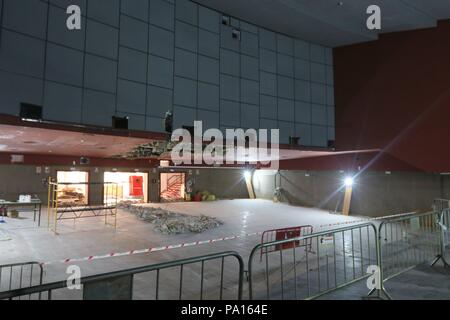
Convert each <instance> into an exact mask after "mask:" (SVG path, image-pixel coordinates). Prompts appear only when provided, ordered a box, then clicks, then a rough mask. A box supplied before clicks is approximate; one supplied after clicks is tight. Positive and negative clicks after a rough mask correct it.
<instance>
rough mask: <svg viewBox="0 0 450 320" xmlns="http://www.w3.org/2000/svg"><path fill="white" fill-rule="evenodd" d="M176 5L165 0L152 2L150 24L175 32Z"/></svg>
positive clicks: (152, 0)
mask: <svg viewBox="0 0 450 320" xmlns="http://www.w3.org/2000/svg"><path fill="white" fill-rule="evenodd" d="M174 17H175V9H174V5H173V4H171V3H169V2H168V1H164V0H150V23H151V24H154V25H157V26H160V27H162V28H165V29H168V30H173V28H174V19H175V18H174Z"/></svg>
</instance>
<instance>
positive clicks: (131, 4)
mask: <svg viewBox="0 0 450 320" xmlns="http://www.w3.org/2000/svg"><path fill="white" fill-rule="evenodd" d="M121 5H122V7H121V12H122V13H125V14H126V15H129V16H131V17H134V18H137V19H140V20H142V21H148V12H149V11H148V6H149V0H134V1H121Z"/></svg>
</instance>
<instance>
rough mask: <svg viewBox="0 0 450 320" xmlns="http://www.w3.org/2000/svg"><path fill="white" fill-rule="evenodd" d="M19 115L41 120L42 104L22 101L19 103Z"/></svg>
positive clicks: (27, 118)
mask: <svg viewBox="0 0 450 320" xmlns="http://www.w3.org/2000/svg"><path fill="white" fill-rule="evenodd" d="M20 117H21V118H22V119H26V120H37V121H39V120H42V106H38V105H35V104H29V103H23V102H22V103H21V104H20Z"/></svg>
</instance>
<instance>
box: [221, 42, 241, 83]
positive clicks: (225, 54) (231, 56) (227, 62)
mask: <svg viewBox="0 0 450 320" xmlns="http://www.w3.org/2000/svg"><path fill="white" fill-rule="evenodd" d="M240 68H241V64H240V55H239V53H237V52H234V51H231V50H226V49H221V50H220V72H221V73H223V74H229V75H232V76H236V77H239V75H240Z"/></svg>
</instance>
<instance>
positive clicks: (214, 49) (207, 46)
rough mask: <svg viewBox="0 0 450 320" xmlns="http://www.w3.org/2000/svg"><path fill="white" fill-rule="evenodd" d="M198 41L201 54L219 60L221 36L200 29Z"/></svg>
mask: <svg viewBox="0 0 450 320" xmlns="http://www.w3.org/2000/svg"><path fill="white" fill-rule="evenodd" d="M198 40H199V41H198V50H199V53H201V54H202V55H206V56H210V57H212V58H216V59H219V57H220V36H219V35H218V34H215V33H212V32H209V31H206V30H201V29H200V30H199V32H198Z"/></svg>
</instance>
